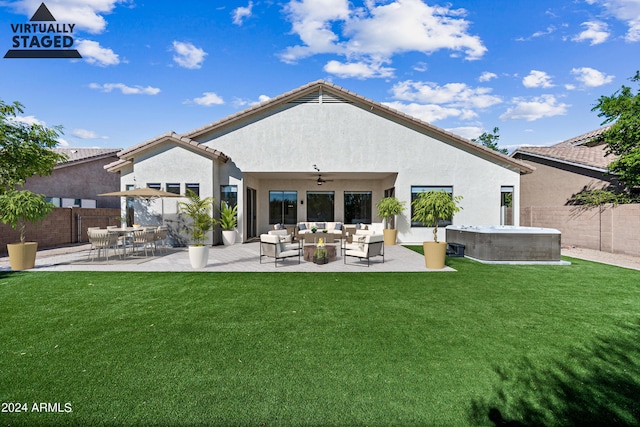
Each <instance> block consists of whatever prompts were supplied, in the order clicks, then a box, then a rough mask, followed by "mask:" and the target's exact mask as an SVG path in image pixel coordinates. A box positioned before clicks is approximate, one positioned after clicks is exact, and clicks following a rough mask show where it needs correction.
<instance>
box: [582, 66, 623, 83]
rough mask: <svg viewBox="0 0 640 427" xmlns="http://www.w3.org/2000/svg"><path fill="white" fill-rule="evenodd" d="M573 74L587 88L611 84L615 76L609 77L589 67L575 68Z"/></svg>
mask: <svg viewBox="0 0 640 427" xmlns="http://www.w3.org/2000/svg"><path fill="white" fill-rule="evenodd" d="M571 74H573V75H575V76H576V80H577V81H579V82H580V83H582V84H583V85H584V86H586V87H598V86H602V85H605V84H607V83H611V82H612V81H613V79H614V78H615V76H612V75H607V74H605V73H603V72H602V71H598V70H595V69H593V68H589V67H582V68H573V69H572V70H571Z"/></svg>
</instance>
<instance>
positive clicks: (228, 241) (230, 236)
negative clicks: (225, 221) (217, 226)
mask: <svg viewBox="0 0 640 427" xmlns="http://www.w3.org/2000/svg"><path fill="white" fill-rule="evenodd" d="M237 235H238V232H237V231H236V230H222V243H224V245H225V246H230V245H233V244H234V243H235V242H236V236H237Z"/></svg>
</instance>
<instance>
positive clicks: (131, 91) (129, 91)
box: [89, 83, 160, 95]
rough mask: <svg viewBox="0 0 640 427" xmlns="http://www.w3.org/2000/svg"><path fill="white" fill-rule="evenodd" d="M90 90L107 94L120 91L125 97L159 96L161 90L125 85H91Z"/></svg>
mask: <svg viewBox="0 0 640 427" xmlns="http://www.w3.org/2000/svg"><path fill="white" fill-rule="evenodd" d="M89 88H91V89H95V90H99V91H101V92H107V93H109V92H112V91H114V90H119V91H120V92H122V94H123V95H157V94H159V93H160V89H158V88H155V87H151V86H147V87H142V86H127V85H125V84H123V83H105V84H98V83H91V84H89Z"/></svg>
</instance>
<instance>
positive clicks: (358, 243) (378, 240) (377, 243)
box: [342, 234, 384, 267]
mask: <svg viewBox="0 0 640 427" xmlns="http://www.w3.org/2000/svg"><path fill="white" fill-rule="evenodd" d="M348 256H350V257H356V258H359V259H360V260H363V259H366V260H367V267H368V266H369V265H370V259H371V258H373V257H376V256H382V262H383V263H384V236H383V235H382V234H372V235H365V236H360V237H359V239H356V238H355V237H354V241H353V243H347V244H346V245H345V247H344V252H343V257H342V259H343V260H344V263H345V264H346V263H347V257H348Z"/></svg>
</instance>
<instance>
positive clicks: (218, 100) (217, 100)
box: [185, 92, 224, 107]
mask: <svg viewBox="0 0 640 427" xmlns="http://www.w3.org/2000/svg"><path fill="white" fill-rule="evenodd" d="M191 102H193V103H194V104H198V105H202V106H204V107H210V106H212V105H222V104H224V99H222V97H220V96H218V95H217V94H216V93H215V92H204V93H203V94H202V96H201V97H199V98H194V99H193V100H192V101H186V102H185V103H191Z"/></svg>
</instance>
